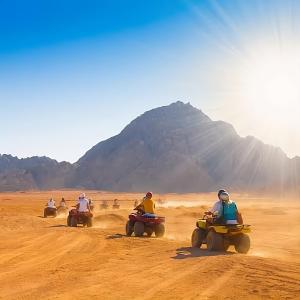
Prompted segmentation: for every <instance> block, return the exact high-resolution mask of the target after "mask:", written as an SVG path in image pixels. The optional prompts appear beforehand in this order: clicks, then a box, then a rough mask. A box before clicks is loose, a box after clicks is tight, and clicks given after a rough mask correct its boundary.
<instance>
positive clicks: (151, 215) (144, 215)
mask: <svg viewBox="0 0 300 300" xmlns="http://www.w3.org/2000/svg"><path fill="white" fill-rule="evenodd" d="M143 217H146V218H155V217H156V215H155V214H149V213H146V214H143Z"/></svg>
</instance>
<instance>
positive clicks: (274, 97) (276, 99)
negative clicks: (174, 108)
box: [223, 43, 300, 157]
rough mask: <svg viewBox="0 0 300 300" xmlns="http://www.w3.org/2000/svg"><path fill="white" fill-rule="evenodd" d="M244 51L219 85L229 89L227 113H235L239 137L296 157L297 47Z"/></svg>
mask: <svg viewBox="0 0 300 300" xmlns="http://www.w3.org/2000/svg"><path fill="white" fill-rule="evenodd" d="M247 50H248V52H247V53H243V54H244V55H241V56H240V59H236V57H235V61H234V62H232V63H233V65H228V66H229V67H228V68H227V70H226V75H227V76H226V80H225V81H224V82H223V86H224V84H225V85H228V86H230V87H231V93H230V94H227V95H225V96H226V97H227V99H229V103H230V106H228V107H229V110H230V111H234V112H236V114H235V115H233V117H234V118H235V121H236V123H235V124H237V128H239V133H240V134H241V135H243V136H245V135H254V136H256V137H258V138H260V139H261V140H262V141H264V142H265V143H269V144H273V145H276V146H280V147H282V148H283V150H284V151H286V152H287V153H288V154H289V155H290V156H291V157H292V156H293V155H297V154H298V155H299V151H300V46H297V47H296V46H293V47H289V49H282V48H281V47H279V46H278V45H275V44H273V45H271V47H270V45H268V47H267V46H266V45H263V43H262V44H260V45H259V46H258V45H257V44H251V46H249V47H248V48H247ZM298 50H299V51H298ZM232 66H233V68H232ZM236 71H237V72H236ZM223 78H224V77H223ZM228 97H229V98H228Z"/></svg>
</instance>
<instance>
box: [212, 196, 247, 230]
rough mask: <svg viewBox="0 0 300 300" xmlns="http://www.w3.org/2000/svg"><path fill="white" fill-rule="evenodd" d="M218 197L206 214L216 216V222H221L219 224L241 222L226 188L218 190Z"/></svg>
mask: <svg viewBox="0 0 300 300" xmlns="http://www.w3.org/2000/svg"><path fill="white" fill-rule="evenodd" d="M218 198H219V200H218V201H217V202H216V203H215V204H214V206H213V207H212V208H211V209H210V210H209V212H208V214H212V215H215V216H217V218H216V222H217V223H221V224H238V223H242V220H241V215H240V214H239V212H238V209H237V206H236V204H235V203H234V202H233V201H231V200H230V197H229V193H228V192H227V191H226V190H219V192H218ZM238 219H239V222H238Z"/></svg>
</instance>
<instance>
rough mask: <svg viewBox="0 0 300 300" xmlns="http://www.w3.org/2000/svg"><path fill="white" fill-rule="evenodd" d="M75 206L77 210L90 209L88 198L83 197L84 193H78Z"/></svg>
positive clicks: (87, 210) (88, 210)
mask: <svg viewBox="0 0 300 300" xmlns="http://www.w3.org/2000/svg"><path fill="white" fill-rule="evenodd" d="M76 208H77V210H78V212H90V211H91V208H90V204H89V200H88V199H87V198H86V197H85V194H84V193H81V194H80V196H79V198H78V202H77V205H76Z"/></svg>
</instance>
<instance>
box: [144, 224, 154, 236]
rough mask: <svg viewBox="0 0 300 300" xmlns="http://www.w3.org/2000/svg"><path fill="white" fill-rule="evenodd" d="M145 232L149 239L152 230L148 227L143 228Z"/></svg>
mask: <svg viewBox="0 0 300 300" xmlns="http://www.w3.org/2000/svg"><path fill="white" fill-rule="evenodd" d="M145 232H146V234H147V236H149V237H150V236H151V235H152V233H153V229H152V228H151V227H149V226H145Z"/></svg>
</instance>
